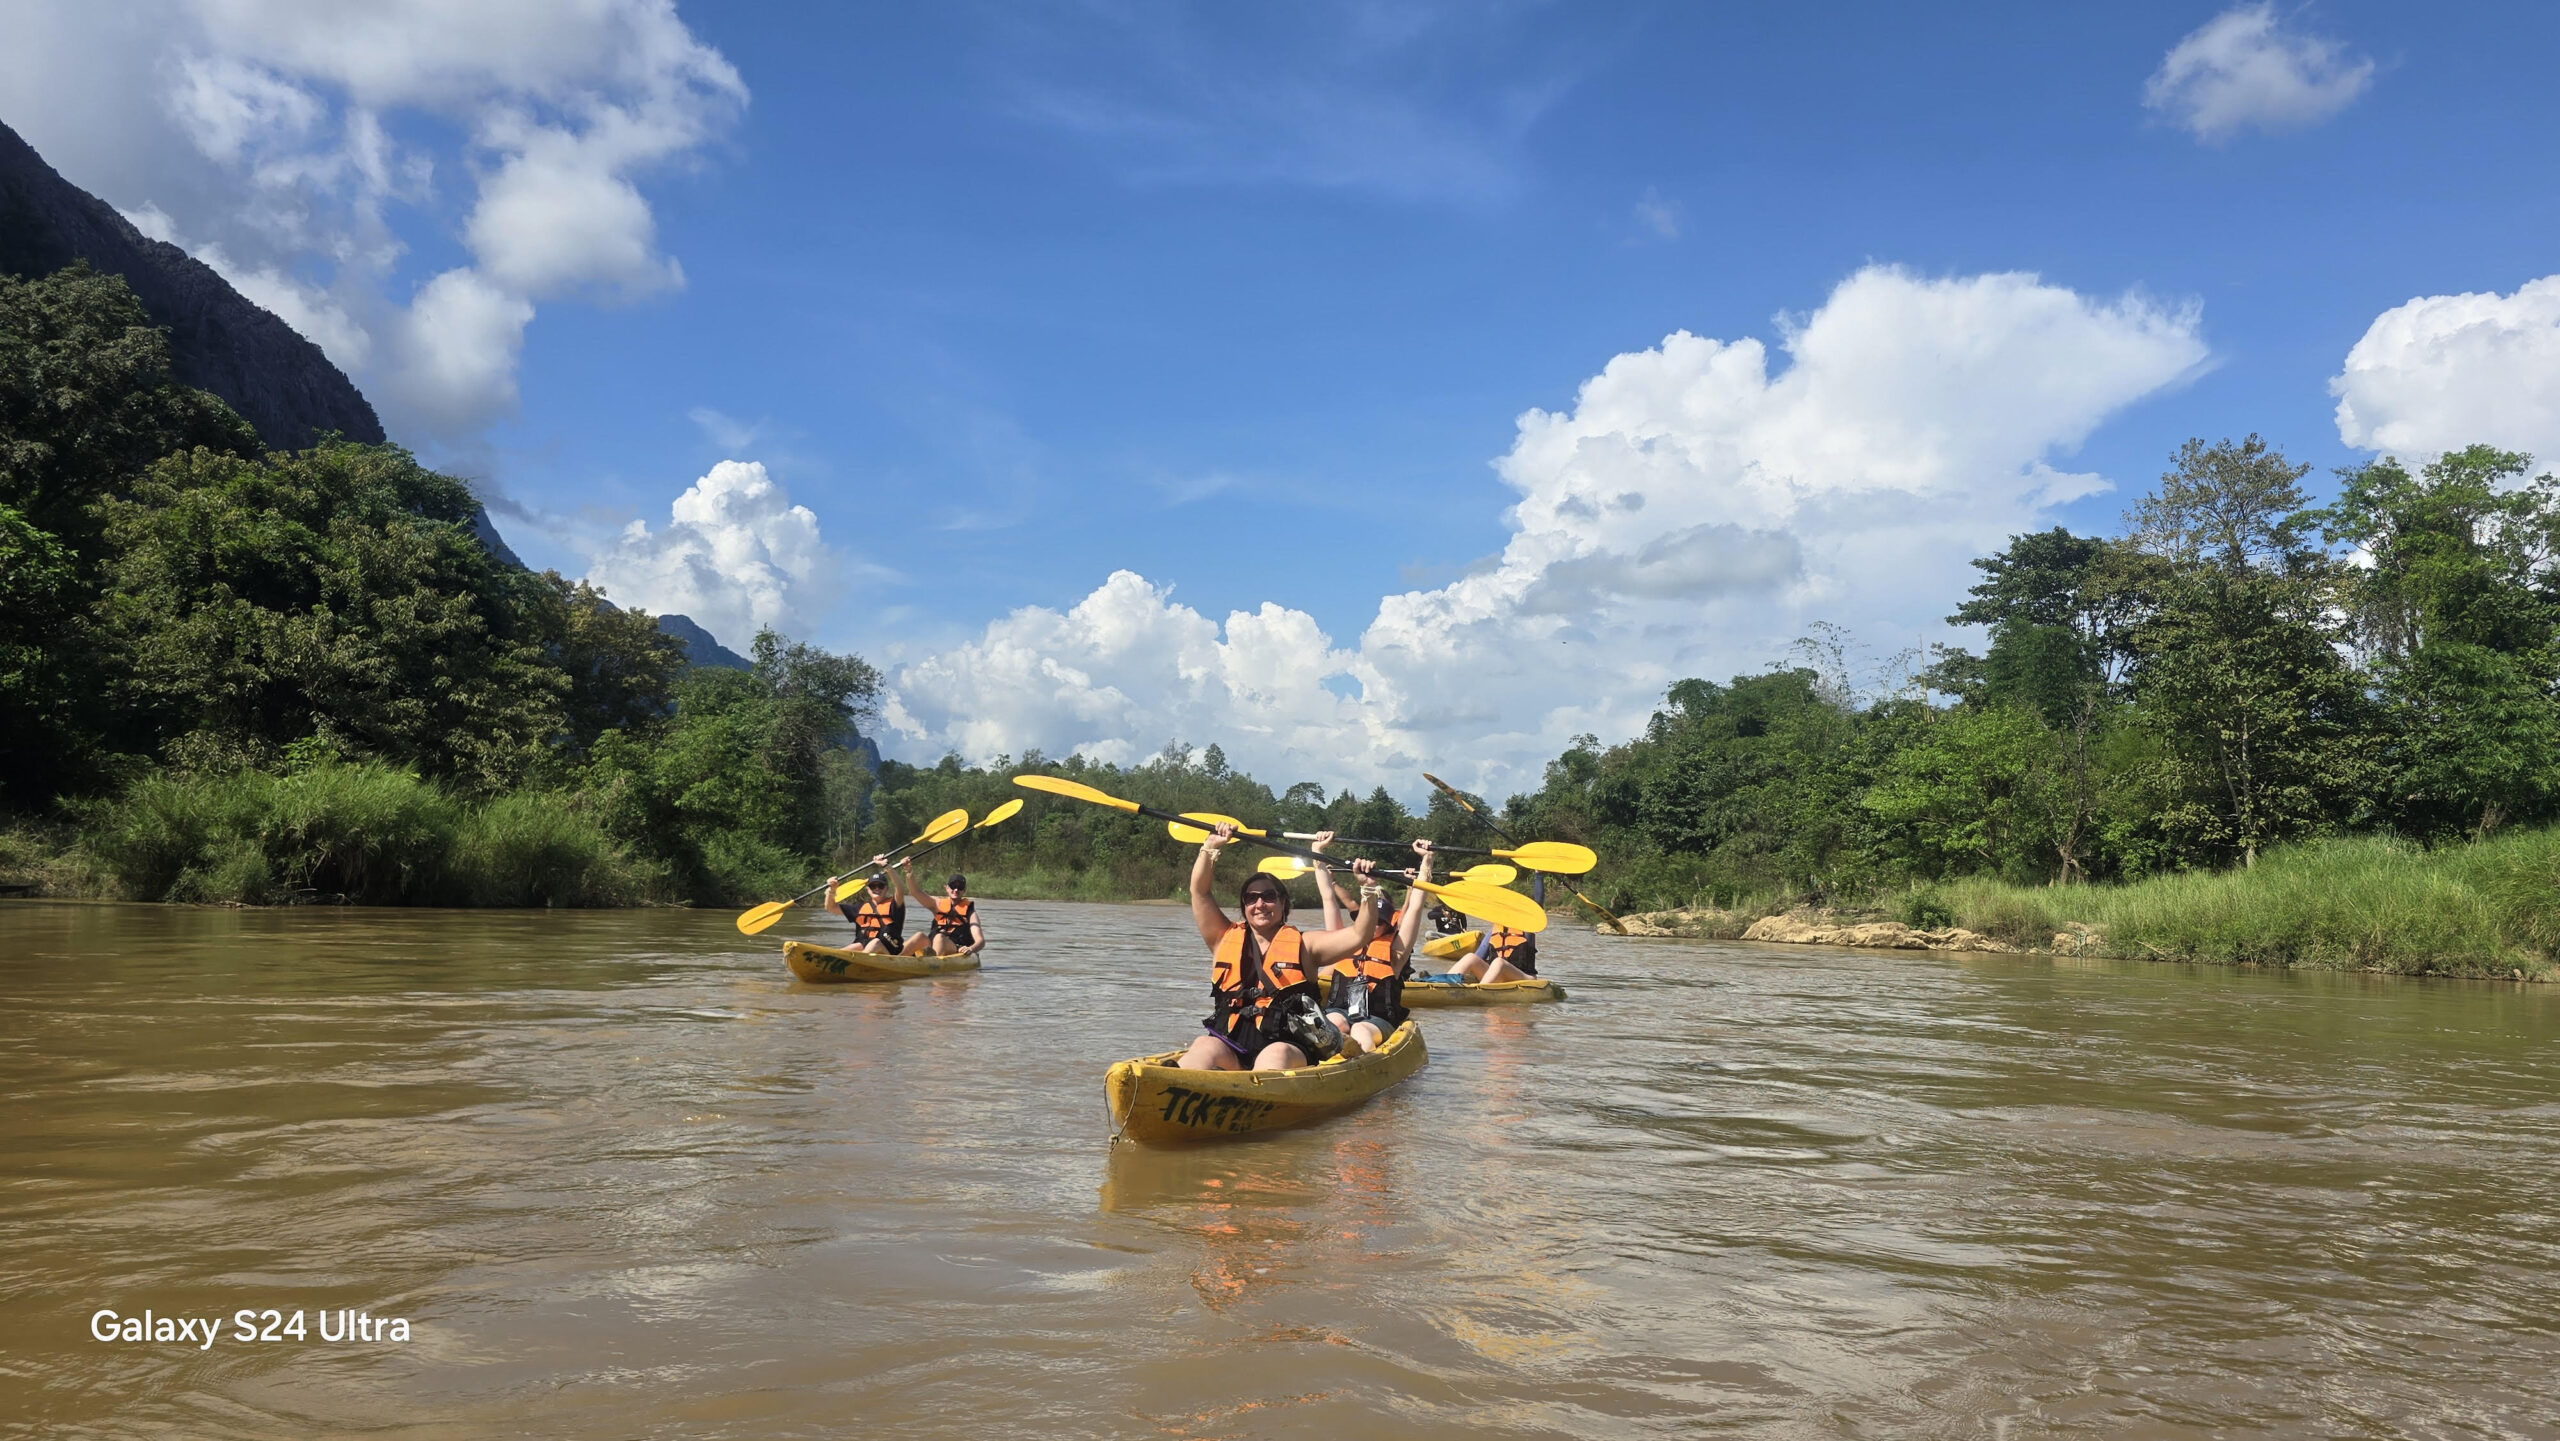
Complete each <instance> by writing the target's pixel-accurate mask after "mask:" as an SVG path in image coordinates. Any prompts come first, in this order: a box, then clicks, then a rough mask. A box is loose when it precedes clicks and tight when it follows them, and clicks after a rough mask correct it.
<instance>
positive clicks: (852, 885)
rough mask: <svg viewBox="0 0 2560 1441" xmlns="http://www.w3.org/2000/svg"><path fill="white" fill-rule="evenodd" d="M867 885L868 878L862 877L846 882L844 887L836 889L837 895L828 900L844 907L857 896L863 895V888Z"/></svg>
mask: <svg viewBox="0 0 2560 1441" xmlns="http://www.w3.org/2000/svg"><path fill="white" fill-rule="evenodd" d="M867 883H868V882H867V880H866V878H864V877H862V876H855V877H853V878H852V879H851V880H848V881H846V882H845V883H844V884H843V885H840V886H838V887H836V893H835V894H834V895H832V896H830V897H828V899H829V900H832V901H834V902H835V903H836V904H837V905H843V904H844V903H845V902H847V901H849V900H852V899H853V898H854V897H855V896H857V895H859V894H861V893H862V888H863V886H864V885H865V884H867Z"/></svg>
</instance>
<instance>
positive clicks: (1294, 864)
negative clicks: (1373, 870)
mask: <svg viewBox="0 0 2560 1441" xmlns="http://www.w3.org/2000/svg"><path fill="white" fill-rule="evenodd" d="M1254 869H1255V870H1258V871H1260V872H1262V873H1263V874H1264V875H1266V876H1277V877H1279V878H1280V879H1282V880H1284V881H1285V880H1290V879H1293V878H1295V877H1298V876H1311V875H1314V874H1315V871H1316V862H1314V861H1310V860H1305V859H1303V858H1301V857H1298V856H1270V857H1267V858H1265V859H1264V861H1263V862H1262V864H1261V865H1258V866H1256V867H1254ZM1377 874H1379V875H1382V876H1409V875H1412V874H1413V872H1411V871H1409V870H1405V871H1379V872H1378V873H1377ZM1519 878H1520V872H1519V871H1518V870H1517V869H1515V868H1513V867H1511V866H1506V865H1504V864H1503V863H1502V862H1500V861H1493V862H1490V863H1488V864H1486V865H1481V866H1469V867H1467V868H1466V869H1465V870H1463V871H1455V872H1452V873H1451V874H1450V876H1449V879H1450V880H1452V881H1465V882H1467V883H1469V884H1471V885H1479V886H1507V885H1509V884H1511V883H1512V882H1513V881H1516V880H1518V879H1519Z"/></svg>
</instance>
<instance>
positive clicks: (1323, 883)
mask: <svg viewBox="0 0 2560 1441" xmlns="http://www.w3.org/2000/svg"><path fill="white" fill-rule="evenodd" d="M1332 840H1333V832H1331V831H1318V832H1316V838H1315V839H1314V840H1311V841H1309V842H1307V849H1308V850H1311V851H1317V852H1322V851H1323V850H1324V848H1325V846H1326V845H1327V844H1328V843H1330V842H1331V841H1332ZM1316 899H1318V900H1320V901H1322V902H1324V928H1325V929H1326V930H1328V931H1331V930H1338V929H1340V928H1341V926H1342V891H1341V889H1340V888H1339V887H1337V886H1335V885H1334V883H1333V867H1331V866H1328V865H1326V864H1325V863H1323V862H1322V861H1318V862H1317V863H1316Z"/></svg>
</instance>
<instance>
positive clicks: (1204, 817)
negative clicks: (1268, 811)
mask: <svg viewBox="0 0 2560 1441" xmlns="http://www.w3.org/2000/svg"><path fill="white" fill-rule="evenodd" d="M1182 815H1183V819H1184V820H1191V821H1197V822H1199V824H1198V825H1189V826H1187V825H1184V824H1183V823H1182V821H1166V822H1165V823H1164V833H1165V834H1166V835H1169V836H1171V837H1173V838H1174V839H1175V840H1177V841H1180V842H1182V843H1183V844H1184V845H1186V846H1196V845H1198V844H1200V843H1201V842H1202V841H1205V840H1207V839H1208V838H1209V827H1211V826H1219V825H1226V826H1234V827H1235V828H1236V834H1237V835H1240V836H1259V835H1268V834H1269V832H1267V831H1258V830H1255V829H1254V828H1253V827H1251V826H1249V825H1246V824H1245V823H1244V822H1242V821H1240V820H1237V819H1236V818H1235V817H1234V816H1222V815H1219V814H1218V813H1217V812H1215V811H1184V812H1183V813H1182Z"/></svg>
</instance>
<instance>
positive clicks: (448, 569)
mask: <svg viewBox="0 0 2560 1441" xmlns="http://www.w3.org/2000/svg"><path fill="white" fill-rule="evenodd" d="M167 371H168V347H167V342H166V339H165V337H163V336H162V335H161V334H160V333H159V332H158V331H156V330H154V329H152V328H151V326H150V324H149V322H148V320H147V318H146V317H145V316H144V315H143V313H142V310H141V308H140V306H139V305H138V304H137V303H136V302H135V300H134V298H133V296H132V294H131V292H130V291H129V290H127V289H126V287H125V285H124V283H123V282H122V281H121V280H119V279H115V278H112V277H101V276H97V275H93V274H91V273H89V272H88V271H86V270H85V269H80V268H74V269H70V270H66V271H63V272H60V273H58V274H55V275H52V276H48V277H45V278H43V279H39V280H31V281H30V280H16V279H11V278H8V277H5V276H0V807H5V808H6V809H7V810H8V811H11V812H15V813H17V814H20V815H26V814H30V813H43V812H45V811H47V810H48V809H51V808H60V807H68V808H69V810H70V811H71V812H72V813H74V814H76V815H78V816H80V817H81V818H82V819H83V821H84V822H85V824H84V825H83V827H82V829H83V832H84V834H85V835H86V836H87V838H88V843H89V851H90V854H91V856H92V858H93V859H94V860H95V861H96V862H97V863H98V864H99V865H101V866H102V867H104V868H105V870H106V871H107V872H108V873H109V874H110V875H111V876H112V877H113V878H114V879H115V880H116V881H118V882H119V883H120V884H121V887H122V888H123V889H124V890H126V891H128V892H129V893H132V894H136V895H142V896H150V897H159V896H169V897H179V898H193V899H207V900H248V901H257V900H273V899H283V898H290V897H295V896H344V897H347V898H350V899H357V900H375V901H465V902H480V903H512V904H594V903H608V902H616V901H629V900H634V899H641V898H645V897H649V896H660V897H666V898H671V899H693V900H704V901H710V900H732V899H737V898H740V897H742V896H753V895H760V894H763V893H765V892H766V891H768V890H770V889H771V888H773V887H774V886H776V885H780V884H783V883H786V882H791V881H796V880H797V879H798V878H799V877H800V876H801V875H803V874H804V873H806V872H808V871H809V870H811V869H814V868H815V866H816V865H817V861H818V857H819V854H820V852H821V851H822V850H824V849H825V848H826V846H827V844H828V843H829V842H830V841H831V840H833V839H837V838H839V837H840V836H841V835H842V833H843V832H845V831H846V830H848V829H849V828H850V827H851V826H852V824H853V823H854V814H855V809H856V807H857V806H858V804H859V801H860V799H861V790H862V786H861V785H860V784H859V783H858V782H857V781H853V780H850V779H849V776H856V777H858V776H859V775H860V767H859V766H858V764H856V763H855V762H854V761H853V759H852V757H851V756H850V755H849V753H848V752H847V751H846V749H845V747H846V745H847V744H848V743H849V742H851V741H852V740H853V738H854V730H853V726H854V724H855V722H856V721H857V719H858V718H859V717H860V716H861V715H862V714H864V713H865V712H866V710H867V708H868V707H869V705H870V703H871V700H872V697H873V695H874V694H875V693H876V691H877V689H878V686H879V677H878V675H877V674H876V673H875V672H874V671H873V670H872V669H871V667H869V666H868V665H866V664H864V663H863V662H862V661H860V660H858V659H855V658H852V657H846V656H833V655H829V654H827V653H825V652H823V651H819V650H816V649H813V648H811V647H808V646H803V645H794V644H789V643H786V642H784V641H782V640H781V639H780V638H779V637H775V636H772V635H770V634H768V635H766V636H764V637H760V638H759V640H758V641H757V644H756V647H755V663H754V665H753V667H752V668H751V669H749V670H745V671H731V670H688V669H687V668H686V666H685V665H684V661H683V657H682V650H681V647H679V646H678V645H677V643H676V642H675V641H673V640H671V639H670V638H668V637H667V636H666V635H664V634H662V633H661V632H660V631H659V629H658V627H657V624H656V622H655V621H654V620H653V619H652V618H651V617H650V616H648V615H646V614H644V613H642V612H638V611H626V610H621V609H618V608H616V607H614V606H612V605H610V604H608V603H607V602H606V600H605V598H604V597H603V596H602V595H601V594H599V593H598V592H596V591H595V590H594V589H593V588H591V587H589V586H586V585H584V584H573V583H571V582H569V581H567V580H564V579H563V578H562V577H560V576H559V575H557V574H555V573H549V572H545V573H542V574H535V573H533V572H530V571H526V570H523V569H521V568H518V567H516V566H513V565H509V564H506V563H503V562H501V561H499V560H497V559H496V558H495V557H493V556H492V555H491V554H490V552H489V550H488V549H487V548H486V547H485V546H484V545H482V544H481V542H480V541H479V540H478V539H477V538H476V537H475V536H474V534H473V531H472V521H473V519H474V517H475V516H476V514H477V511H478V503H477V502H476V501H475V500H473V498H472V497H471V494H470V492H469V490H468V489H467V488H466V487H464V486H463V485H462V484H461V483H460V482H459V481H455V480H452V479H450V478H448V477H445V476H441V475H437V474H435V473H433V472H431V471H428V470H427V469H425V468H424V467H422V466H420V465H419V464H418V463H417V462H416V460H414V459H413V458H412V457H411V456H410V455H409V454H408V453H407V452H405V451H403V450H400V449H399V448H397V447H394V446H377V445H355V444H349V443H345V442H340V441H326V442H323V443H322V444H319V445H317V446H315V447H313V448H312V449H310V450H307V451H301V452H295V453H291V454H270V453H267V452H265V451H264V450H263V449H262V448H261V447H260V446H259V445H258V443H257V439H256V436H255V435H254V434H253V433H252V432H250V431H249V429H248V428H247V427H246V426H245V425H243V424H242V423H241V422H240V421H239V420H238V419H237V417H235V416H233V415H232V414H231V413H230V412H229V411H228V410H227V409H225V408H224V407H223V406H222V405H221V403H220V402H219V401H217V400H215V399H213V398H212V397H211V396H207V395H205V394H203V393H202V392H199V391H194V390H189V389H187V388H185V387H182V386H178V385H175V384H173V383H171V382H170V380H169V379H168V374H167ZM797 888H798V887H797V886H796V885H795V886H793V887H792V889H797Z"/></svg>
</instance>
